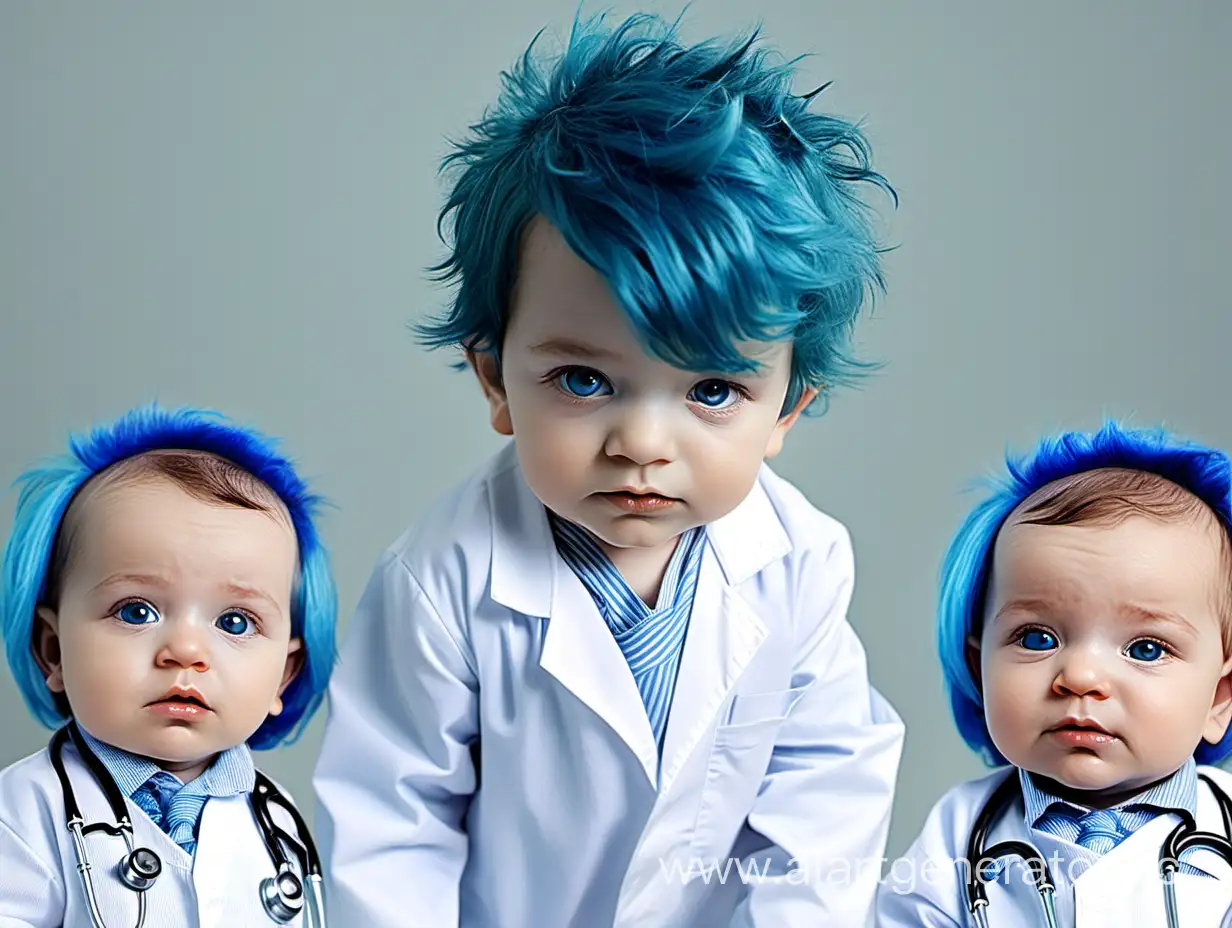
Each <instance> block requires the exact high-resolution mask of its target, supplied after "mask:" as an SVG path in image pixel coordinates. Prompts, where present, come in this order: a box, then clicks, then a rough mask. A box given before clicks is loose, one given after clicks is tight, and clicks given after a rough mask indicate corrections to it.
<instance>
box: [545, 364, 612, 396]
mask: <svg viewBox="0 0 1232 928" xmlns="http://www.w3.org/2000/svg"><path fill="white" fill-rule="evenodd" d="M556 383H557V385H558V386H559V387H560V388H561V389H562V390H564V391H565V392H566V393H568V394H570V395H571V396H581V397H588V396H606V395H607V394H609V393H611V392H612V385H611V384H610V383H608V382H607V378H606V377H604V376H603V375H602V374H600V373H599V372H598V371H597V370H594V369H593V368H590V367H567V368H565V369H564V370H563V371H561V372H560V373H559V374H558V375H557V377H556Z"/></svg>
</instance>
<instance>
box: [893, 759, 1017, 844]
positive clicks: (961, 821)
mask: <svg viewBox="0 0 1232 928" xmlns="http://www.w3.org/2000/svg"><path fill="white" fill-rule="evenodd" d="M1017 775H1018V774H1017V771H1016V770H1015V769H1014V768H1012V767H999V768H998V769H996V770H993V771H992V772H990V773H987V774H985V775H984V776H982V777H977V778H975V779H972V780H967V781H966V782H965V783H959V784H958V785H957V786H954V787H952V788H951V789H949V790H948V791H947V792H946V793H945V794H944V795H943V796H942V797H941V798H940V799H938V800H937V802H936V803H935V804H934V805H933V807H932V810H931V811H930V812H929V813H928V818H927V819H926V820H925V823H924V827H923V829H922V830H921V831H920V836H919V837H918V838H917V839H916V843H915V845H913V848H914V849H918V850H919V851H923V852H924V855H925V856H929V857H934V858H936V857H944V858H945V859H947V860H953V859H956V858H959V857H961V856H963V855H964V854H965V852H966V847H967V837H968V835H969V834H970V832H971V826H972V824H974V822H975V819H976V818H977V817H978V816H979V814H980V810H981V809H983V808H984V804H985V803H986V802H987V801H988V797H989V796H991V795H992V792H993V790H995V789H996V788H997V787H998V786H1000V785H1001V784H1002V783H1003V782H1005V779H1006V778H1007V777H1016V776H1017Z"/></svg>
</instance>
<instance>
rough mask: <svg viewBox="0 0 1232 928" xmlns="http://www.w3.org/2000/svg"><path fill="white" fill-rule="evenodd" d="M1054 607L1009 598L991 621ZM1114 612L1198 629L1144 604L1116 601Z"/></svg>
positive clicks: (1043, 601) (1193, 630) (1045, 602)
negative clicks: (1015, 613) (1010, 614)
mask: <svg viewBox="0 0 1232 928" xmlns="http://www.w3.org/2000/svg"><path fill="white" fill-rule="evenodd" d="M1054 608H1055V603H1053V602H1052V601H1050V600H1046V599H1011V600H1010V601H1009V602H1007V603H1006V604H1005V605H1004V606H1002V607H1001V608H1000V609H998V610H997V614H996V615H994V616H993V621H994V622H995V621H997V619H999V618H1001V617H1002V616H1003V615H1005V614H1006V613H1009V612H1029V613H1036V614H1038V613H1041V612H1048V611H1050V610H1051V609H1054ZM1116 612H1117V614H1118V615H1121V616H1123V617H1125V618H1128V619H1138V620H1140V621H1147V622H1155V623H1157V624H1160V625H1175V626H1177V627H1179V628H1182V629H1184V630H1185V631H1187V632H1189V633H1190V634H1192V635H1197V634H1198V629H1197V628H1196V627H1195V626H1194V624H1193V623H1192V622H1191V621H1189V619H1187V618H1185V616H1183V615H1181V614H1180V613H1178V612H1167V611H1165V610H1161V609H1148V608H1146V607H1145V606H1139V605H1137V604H1136V603H1130V602H1120V603H1117V605H1116Z"/></svg>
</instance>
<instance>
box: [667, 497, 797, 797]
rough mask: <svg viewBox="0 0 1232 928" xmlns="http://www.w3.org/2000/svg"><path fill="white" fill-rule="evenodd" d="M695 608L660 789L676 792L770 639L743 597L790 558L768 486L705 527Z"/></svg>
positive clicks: (765, 625) (675, 695)
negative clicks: (743, 590)
mask: <svg viewBox="0 0 1232 928" xmlns="http://www.w3.org/2000/svg"><path fill="white" fill-rule="evenodd" d="M706 542H707V544H706V550H705V551H704V552H703V554H702V563H701V568H700V573H699V575H698V579H697V588H696V592H695V593H694V594H693V609H692V612H691V613H690V616H689V629H688V632H687V634H686V636H685V642H684V650H683V652H682V654H681V656H680V671H679V673H678V674H677V678H676V688H675V691H674V693H673V696H672V708H671V713H670V714H669V715H668V721H667V731H666V733H665V736H664V743H663V764H662V768H661V769H662V783H661V785H660V791H661V792H666V791H667V790H668V789H670V788H671V785H672V783H673V782H675V780H676V778H677V776H678V775H679V774H680V772H681V770H682V769H683V768H684V765H685V763H686V761H688V759H689V757H690V755H691V754H692V753H693V751H694V749H696V747H697V745H698V744H699V743H700V742H701V740H702V738H703V736H704V735H705V734H706V732H707V731H709V730H710V728H711V726H712V725H713V724H714V723H715V722H716V718H715V716H716V715H717V713H718V711H719V709H720V707H722V706H723V705H724V703H725V701H726V699H727V697H728V695H729V694H730V693H731V690H732V688H733V687H734V686H735V685H736V681H737V680H739V679H740V675H741V674H742V673H743V672H744V670H745V668H746V667H747V666H748V665H749V662H750V661H752V659H753V657H754V655H756V653H757V650H758V648H760V647H761V644H762V642H763V641H765V640H766V636H767V635H768V634H769V624H768V622H769V621H777V622H779V623H783V622H784V621H785V618H786V617H783V616H771V617H766V618H765V619H764V618H763V617H762V616H759V615H758V614H757V612H756V610H754V609H753V607H752V606H750V605H749V603H748V602H747V601H746V600H745V599H744V598H743V597H742V596H741V595H740V593H739V586H740V584H742V583H744V581H746V580H748V579H749V578H751V577H752V576H754V575H755V574H756V573H757V572H758V571H760V570H762V568H764V567H765V566H766V565H767V564H770V563H772V562H773V561H776V560H778V559H779V558H782V557H785V556H786V555H787V554H788V553H790V551H791V541H790V539H789V538H788V537H787V532H786V531H785V530H784V529H783V523H782V522H781V521H780V520H779V517H778V514H777V513H776V512H775V511H774V507H773V506H772V505H771V503H770V498H769V497H768V496H767V495H766V491H765V490H764V489H763V488H762V485H761V481H760V480H759V481H758V482H756V483H754V484H753V487H752V489H751V490H750V491H749V494H748V496H746V497H745V498H744V500H743V501H742V502H741V503H740V505H739V506H737V507H736V508H735V509H733V510H732V511H731V512H730V513H728V514H727V515H726V516H724V517H723V518H722V519H719V520H718V521H716V522H714V523H713V524H711V525H709V526H707V527H706Z"/></svg>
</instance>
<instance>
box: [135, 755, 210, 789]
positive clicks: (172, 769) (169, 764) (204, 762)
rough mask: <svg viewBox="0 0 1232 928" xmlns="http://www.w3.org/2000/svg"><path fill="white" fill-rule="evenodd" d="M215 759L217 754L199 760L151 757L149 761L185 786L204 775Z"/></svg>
mask: <svg viewBox="0 0 1232 928" xmlns="http://www.w3.org/2000/svg"><path fill="white" fill-rule="evenodd" d="M217 757H218V755H217V754H211V755H209V756H208V757H203V758H200V759H199V760H163V759H161V758H158V757H151V758H150V760H152V761H154V763H156V764H158V766H159V767H161V768H162V769H163V770H166V771H167V772H168V773H171V774H174V775H175V776H176V778H177V779H179V781H180V782H181V783H184V784H185V785H187V784H189V783H191V782H192V781H193V780H195V779H197V777H199V776H201V774H203V773H205V771H207V770H208V769H209V768H210V764H212V763H214V761H215V759H216V758H217Z"/></svg>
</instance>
